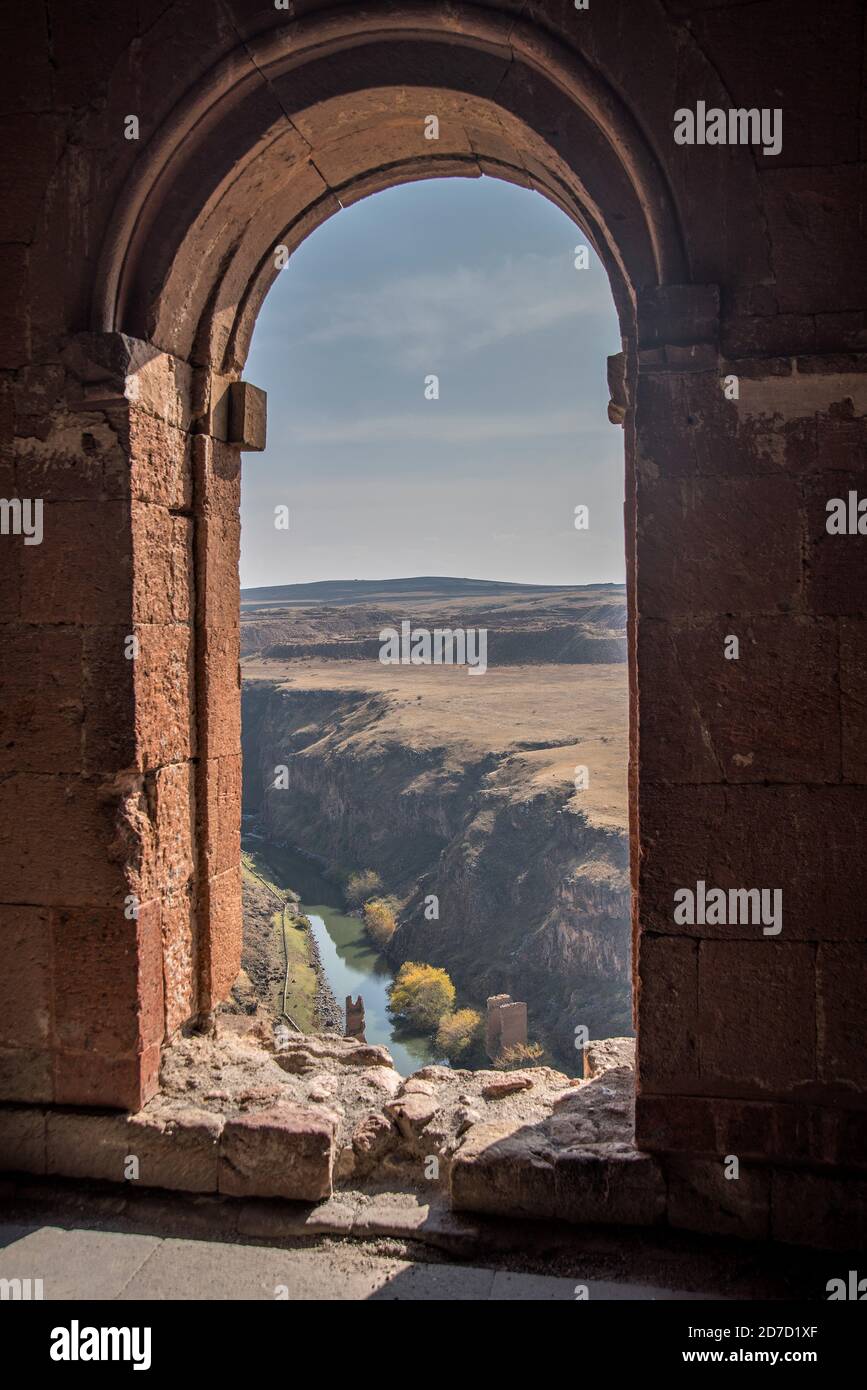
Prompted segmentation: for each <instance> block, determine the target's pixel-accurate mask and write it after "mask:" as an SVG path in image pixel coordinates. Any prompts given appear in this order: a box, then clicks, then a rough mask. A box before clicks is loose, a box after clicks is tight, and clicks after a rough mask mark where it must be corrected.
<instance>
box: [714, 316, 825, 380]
mask: <svg viewBox="0 0 867 1390" xmlns="http://www.w3.org/2000/svg"><path fill="white" fill-rule="evenodd" d="M722 350H723V353H724V355H725V357H726V359H727V360H728V361H729V362H730V364H731V366H732V369H733V370H735V371H736V370H737V359H738V358H741V357H761V356H765V357H775V356H785V357H788V356H791V355H792V354H794V353H801V352H815V351H816V319H815V317H814V315H813V314H779V313H776V312H775V313H772V314H767V315H765V314H758V315H756V316H755V317H753V316H751V315H738V316H737V317H734V316H726V318H724V319H723V328H722Z"/></svg>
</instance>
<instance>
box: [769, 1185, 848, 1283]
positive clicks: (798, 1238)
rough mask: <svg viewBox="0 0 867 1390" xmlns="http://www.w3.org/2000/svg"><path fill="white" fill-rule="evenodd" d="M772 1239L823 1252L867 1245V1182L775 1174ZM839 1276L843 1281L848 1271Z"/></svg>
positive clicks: (841, 1272)
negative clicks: (810, 1247)
mask: <svg viewBox="0 0 867 1390" xmlns="http://www.w3.org/2000/svg"><path fill="white" fill-rule="evenodd" d="M771 1236H772V1238H773V1239H774V1240H781V1241H784V1242H785V1243H786V1244H789V1245H809V1246H812V1247H813V1248H815V1249H821V1250H863V1249H864V1247H865V1245H867V1179H865V1178H854V1177H851V1176H849V1177H843V1176H841V1177H836V1176H834V1175H831V1174H829V1175H825V1174H819V1173H809V1172H797V1171H790V1172H786V1171H785V1170H777V1171H775V1172H774V1173H773V1175H772V1178H771ZM840 1274H841V1276H842V1277H844V1278H845V1274H846V1271H845V1270H841V1271H840Z"/></svg>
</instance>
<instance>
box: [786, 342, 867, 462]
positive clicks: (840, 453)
mask: <svg viewBox="0 0 867 1390" xmlns="http://www.w3.org/2000/svg"><path fill="white" fill-rule="evenodd" d="M798 369H799V371H800V370H802V367H801V362H800V361H799V363H798ZM816 427H817V431H818V457H819V466H820V467H821V468H823V469H825V470H826V471H827V472H828V473H836V472H846V473H856V474H861V475H862V476H863V473H864V460H865V456H867V422H865V419H864V416H863V415H862V414H861V413H860V412H859V413H856V412H855V408H854V406H853V405H852V402H851V400H850V401H849V402H848V403H847V407H846V408H841V407H840V406H834V407H832V408H831V410H830V411H828V413H827V414H821V415H819V416H818V417H817V421H816Z"/></svg>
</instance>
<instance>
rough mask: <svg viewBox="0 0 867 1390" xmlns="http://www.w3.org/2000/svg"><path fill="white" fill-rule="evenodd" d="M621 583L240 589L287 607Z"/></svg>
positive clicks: (340, 582)
mask: <svg viewBox="0 0 867 1390" xmlns="http://www.w3.org/2000/svg"><path fill="white" fill-rule="evenodd" d="M622 587H623V585H622V584H512V583H506V582H503V581H500V580H497V579H456V578H453V577H450V576H445V575H420V576H418V577H416V578H412V579H323V580H319V581H317V582H316V583H314V584H276V585H271V586H270V587H265V588H259V589H242V590H241V607H242V608H246V609H251V608H288V607H295V606H300V607H307V606H309V605H311V604H317V603H324V604H329V605H331V606H338V607H339V606H340V605H341V604H355V603H376V602H383V601H387V600H389V599H394V598H398V597H400V598H419V599H421V598H426V599H430V598H482V597H487V598H494V597H497V596H498V595H500V596H505V595H506V594H510V593H512V594H519V593H522V594H534V593H535V594H540V595H541V594H559V593H574V592H575V590H576V589H586V590H588V591H590V590H596V589H602V590H618V589H622Z"/></svg>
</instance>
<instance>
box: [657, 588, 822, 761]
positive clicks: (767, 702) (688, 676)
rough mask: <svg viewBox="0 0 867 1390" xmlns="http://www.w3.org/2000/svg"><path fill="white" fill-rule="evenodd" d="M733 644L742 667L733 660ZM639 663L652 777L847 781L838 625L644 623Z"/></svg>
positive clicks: (798, 620)
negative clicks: (844, 775)
mask: <svg viewBox="0 0 867 1390" xmlns="http://www.w3.org/2000/svg"><path fill="white" fill-rule="evenodd" d="M731 637H736V638H737V641H738V649H737V650H738V656H737V658H736V659H728V658H727V657H726V655H725V652H726V647H727V643H728V642H729V639H730V638H731ZM638 663H639V669H640V671H641V680H642V694H643V695H644V696H645V698H643V699H642V700H641V703H640V719H641V725H640V735H639V737H640V742H641V747H642V750H643V754H644V756H643V768H642V773H643V776H644V777H645V778H648V779H650V780H659V781H667V782H680V781H687V782H696V781H702V782H716V781H726V782H767V781H770V782H800V781H804V782H837V781H839V780H840V698H839V688H838V680H839V669H838V653H837V633H836V631H835V628H834V625H833V623H832V622H831V621H830V620H829V619H814V618H802V617H796V616H794V615H792V616H787V617H780V618H771V619H746V618H744V619H737V618H733V617H729V618H718V619H715V620H714V621H713V622H710V623H708V622H694V621H693V622H688V623H683V624H678V625H672V624H668V623H657V622H653V621H651V620H648V619H646V618H643V619H641V621H640V622H639V624H638ZM646 692H650V693H649V694H646ZM807 727H809V728H810V731H811V735H810V738H809V739H805V738H804V729H805V728H807Z"/></svg>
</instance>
